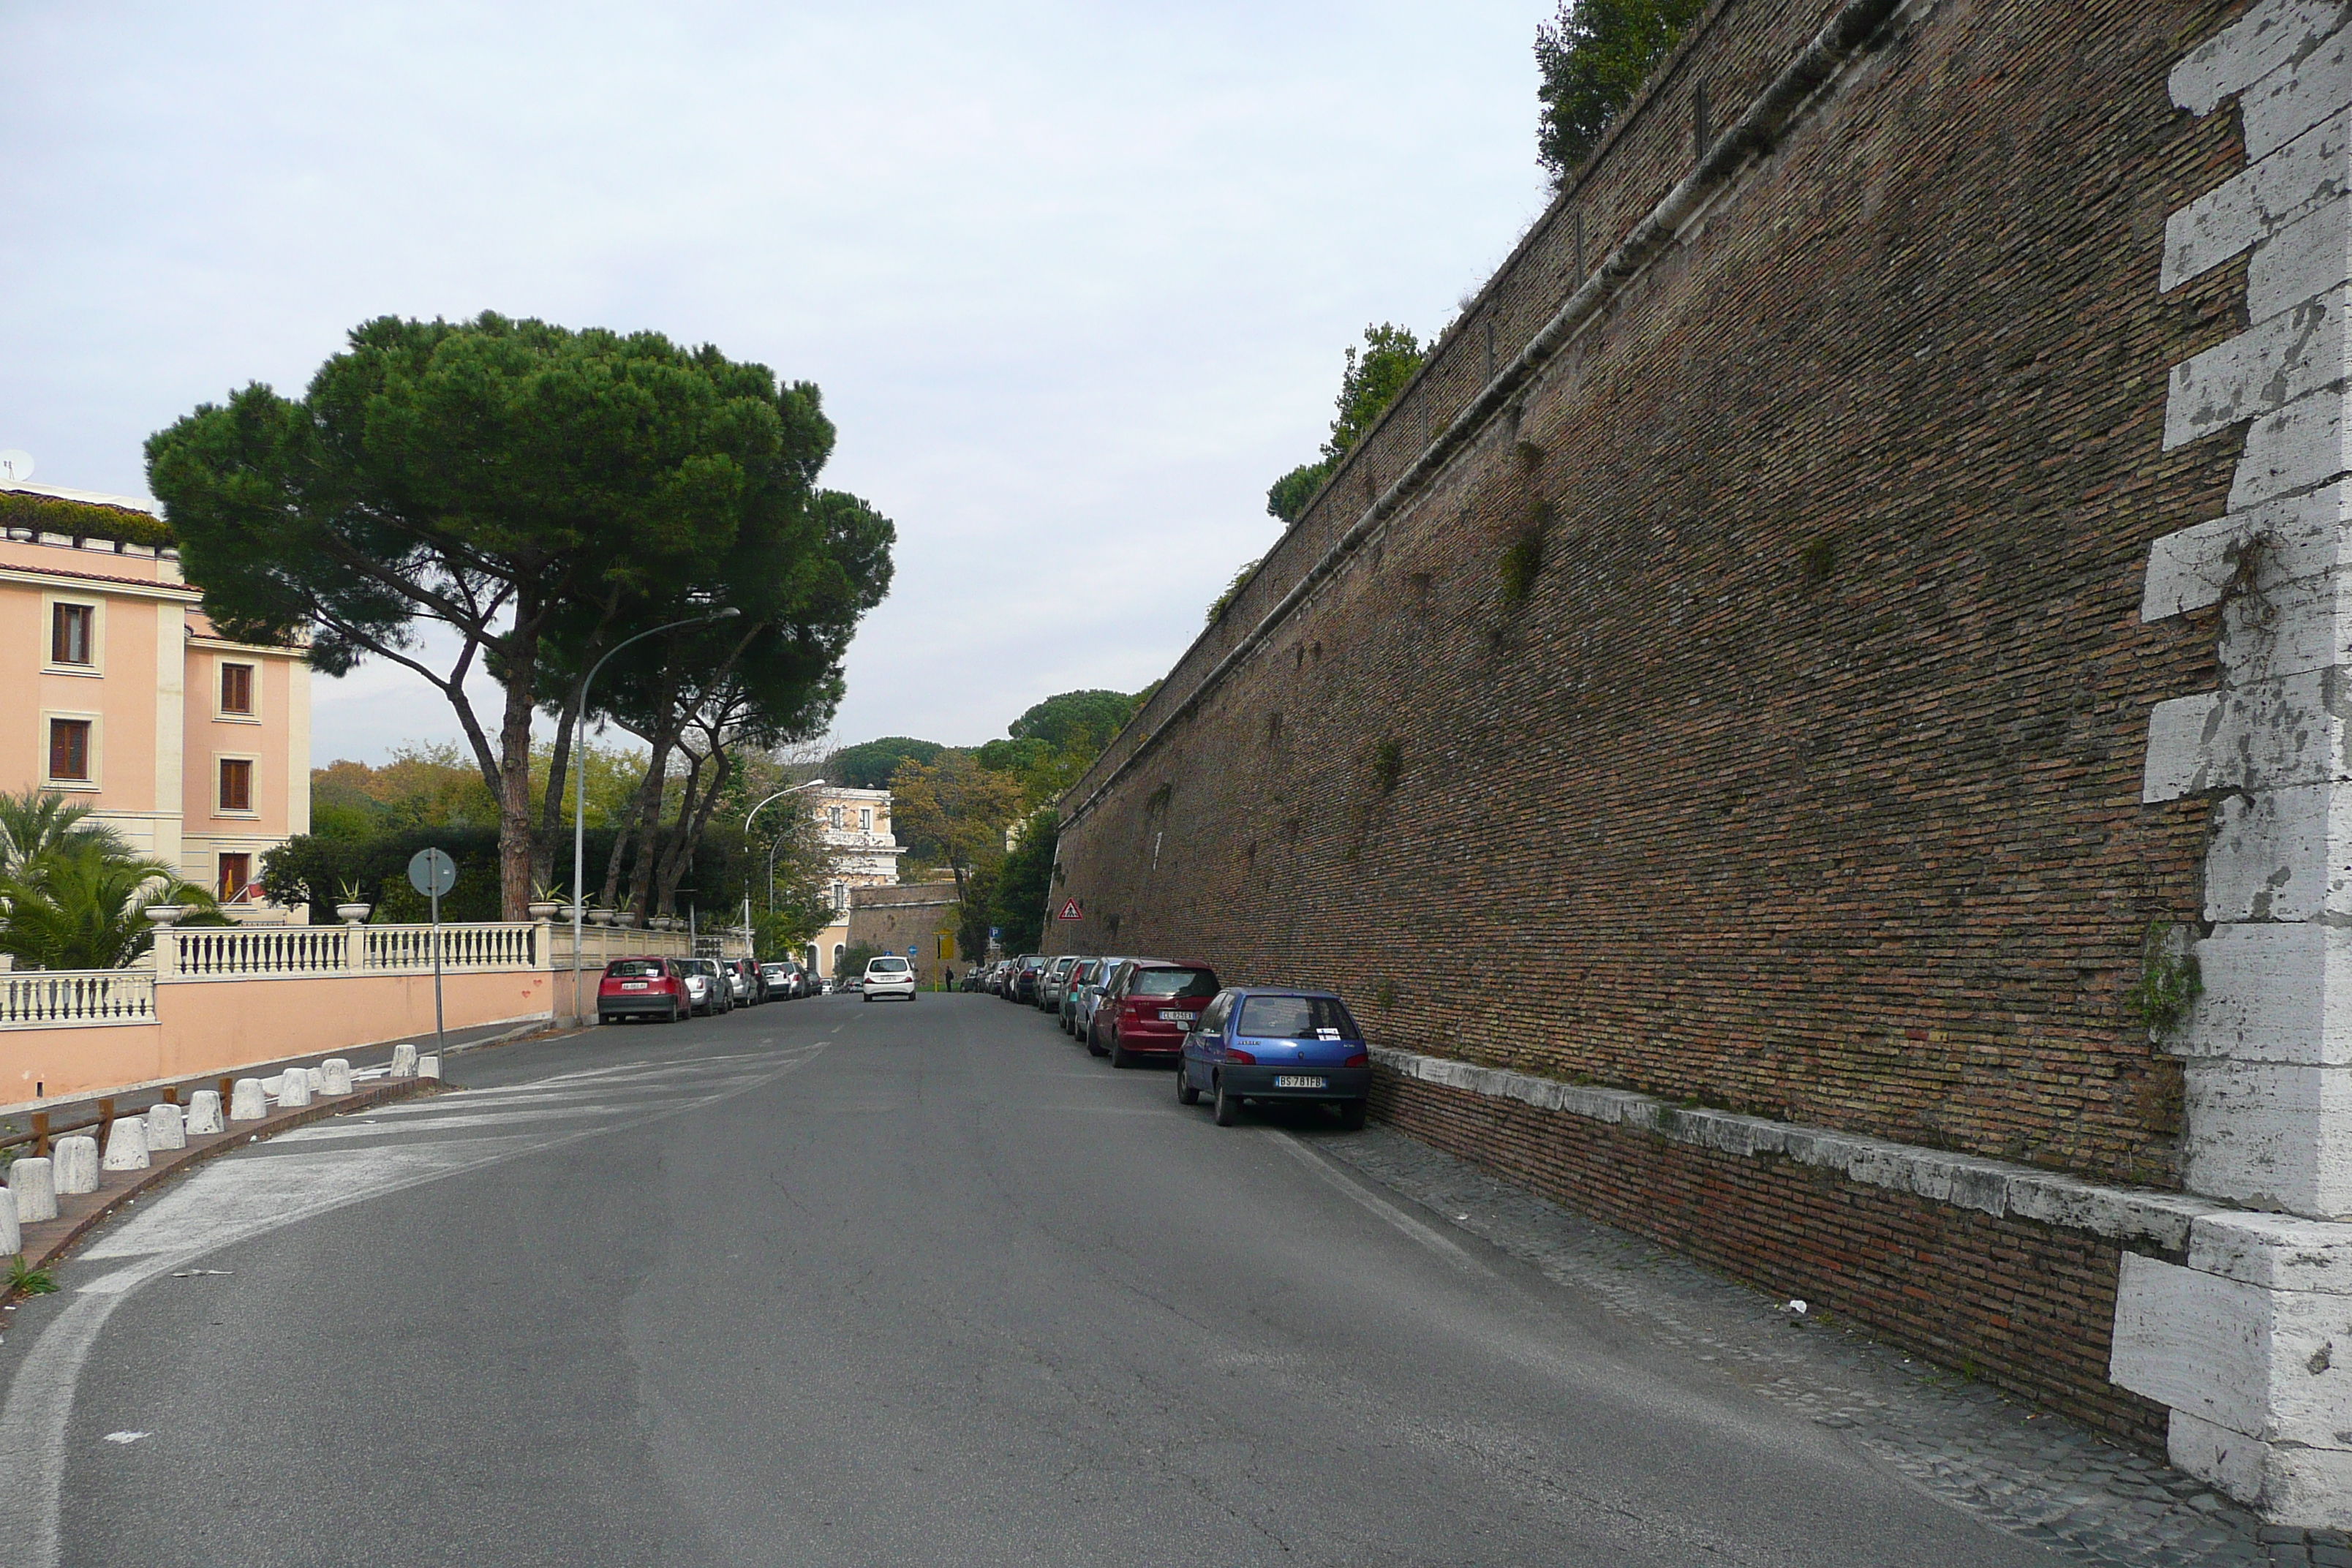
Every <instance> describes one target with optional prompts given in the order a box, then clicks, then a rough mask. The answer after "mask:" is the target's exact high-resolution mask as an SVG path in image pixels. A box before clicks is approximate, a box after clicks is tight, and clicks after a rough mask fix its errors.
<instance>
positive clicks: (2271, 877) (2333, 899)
mask: <svg viewBox="0 0 2352 1568" xmlns="http://www.w3.org/2000/svg"><path fill="white" fill-rule="evenodd" d="M2347 793H2352V792H2347V791H2344V790H2341V789H2338V788H2337V787H2336V785H2334V784H2297V785H2295V786H2294V788H2293V789H2282V790H2266V791H2263V793H2262V794H2260V795H2224V796H2222V797H2221V800H2220V801H2219V802H2217V803H2216V804H2215V805H2214V808H2213V836H2212V837H2211V838H2210V839H2209V840H2207V843H2206V847H2205V907H2204V918H2205V919H2206V920H2208V921H2212V922H2214V923H2215V924H2226V923H2231V922H2241V921H2315V920H2317V919H2318V918H2319V917H2320V916H2321V915H2323V914H2344V913H2352V799H2347ZM2210 1005H2212V1006H2222V1005H2225V1002H2224V998H2223V997H2221V996H2220V995H2218V994H2217V995H2216V996H2215V998H2214V1000H2213V1002H2212V1004H2210ZM2218 1016H2219V1015H2217V1017H2218Z"/></svg>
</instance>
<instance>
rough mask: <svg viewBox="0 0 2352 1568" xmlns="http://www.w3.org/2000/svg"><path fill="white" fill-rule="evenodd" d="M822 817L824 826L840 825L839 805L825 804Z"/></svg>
mask: <svg viewBox="0 0 2352 1568" xmlns="http://www.w3.org/2000/svg"><path fill="white" fill-rule="evenodd" d="M824 819H825V826H828V827H838V826H841V807H839V806H837V805H828V806H826V807H825V808H824Z"/></svg>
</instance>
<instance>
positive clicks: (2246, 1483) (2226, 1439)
mask: <svg viewBox="0 0 2352 1568" xmlns="http://www.w3.org/2000/svg"><path fill="white" fill-rule="evenodd" d="M2165 1449H2166V1457H2167V1458H2170V1459H2171V1461H2172V1463H2173V1467H2174V1468H2176V1469H2179V1470H2180V1471H2181V1472H2182V1473H2184V1474H2187V1475H2191V1476H2195V1477H2196V1478H2197V1479H2199V1480H2200V1481H2204V1482H2207V1483H2208V1484H2210V1485H2211V1486H2213V1487H2215V1488H2217V1489H2220V1490H2221V1491H2223V1492H2225V1493H2227V1494H2228V1495H2230V1496H2231V1497H2233V1498H2236V1499H2237V1500H2239V1501H2240V1502H2244V1503H2252V1502H2258V1501H2259V1500H2261V1498H2262V1495H2263V1466H2264V1461H2265V1460H2266V1459H2267V1458H2269V1456H2270V1445H2268V1444H2267V1443H2264V1442H2263V1440H2262V1439H2261V1438H2259V1437H2250V1436H2247V1435H2246V1434H2245V1433H2243V1432H2240V1431H2238V1430H2236V1429H2234V1428H2232V1427H2229V1426H2221V1424H2220V1423H2218V1422H2213V1421H2207V1420H2204V1419H2202V1418H2201V1417H2200V1416H2195V1415H2190V1414H2189V1412H2187V1411H2186V1410H2176V1411H2174V1412H2173V1413H2172V1418H2171V1421H2170V1422H2169V1423H2168V1431H2167V1433H2166V1435H2165Z"/></svg>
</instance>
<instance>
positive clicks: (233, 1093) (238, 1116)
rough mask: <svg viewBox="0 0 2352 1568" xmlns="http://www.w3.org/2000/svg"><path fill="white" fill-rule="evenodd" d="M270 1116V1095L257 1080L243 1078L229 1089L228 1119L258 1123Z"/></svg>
mask: <svg viewBox="0 0 2352 1568" xmlns="http://www.w3.org/2000/svg"><path fill="white" fill-rule="evenodd" d="M268 1114H269V1093H268V1090H267V1089H263V1088H262V1087H261V1080H260V1079H257V1078H241V1079H237V1080H236V1083H234V1084H232V1085H231V1086H230V1087H229V1093H228V1119H229V1120H230V1121H260V1120H261V1119H262V1118H263V1117H265V1116H267V1115H268Z"/></svg>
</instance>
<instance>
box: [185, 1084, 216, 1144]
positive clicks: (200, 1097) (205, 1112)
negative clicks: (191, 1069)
mask: <svg viewBox="0 0 2352 1568" xmlns="http://www.w3.org/2000/svg"><path fill="white" fill-rule="evenodd" d="M188 1131H190V1132H194V1133H198V1134H204V1133H212V1132H218V1131H221V1113H220V1090H218V1089H198V1090H196V1092H195V1093H194V1094H192V1095H190V1096H188Z"/></svg>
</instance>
